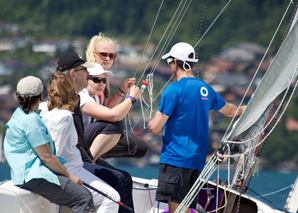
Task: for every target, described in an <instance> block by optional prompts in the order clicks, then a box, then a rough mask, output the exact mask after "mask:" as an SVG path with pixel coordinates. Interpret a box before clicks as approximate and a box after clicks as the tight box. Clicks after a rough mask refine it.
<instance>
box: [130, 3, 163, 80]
mask: <svg viewBox="0 0 298 213" xmlns="http://www.w3.org/2000/svg"><path fill="white" fill-rule="evenodd" d="M163 2H164V0H162V1H161V3H160V6H159V9H158V12H157V14H156V16H155V20H154V22H153V25H152V28H151V31H150V33H149V36H148V39H147V42H146V45H145V47H144V50H143V53H142V55H141V59H140V61H139V64H138V66H137V69H136V71H135V75H134V77H136V74H137V72H138V69H139V66H140V64H141V61H142V59H143V56H144V53H145V51H146V49H147V46H148V43H149V40H150V38H151V35H152V32H153V29H154V27H155V24H156V21H157V18H158V16H159V13H160V10H161V8H162V5H163Z"/></svg>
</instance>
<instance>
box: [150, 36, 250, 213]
mask: <svg viewBox="0 0 298 213" xmlns="http://www.w3.org/2000/svg"><path fill="white" fill-rule="evenodd" d="M166 58H167V62H168V64H169V65H170V67H171V70H172V72H173V75H174V77H176V78H177V82H175V83H173V84H171V85H170V86H168V87H167V88H166V89H165V91H164V92H163V94H162V98H161V101H160V103H159V108H158V110H157V112H156V114H155V117H154V118H153V119H152V120H151V121H150V122H149V124H148V128H149V130H150V131H151V132H152V133H153V134H158V133H159V132H160V131H161V130H162V128H163V126H164V134H163V147H162V150H161V156H160V166H159V177H158V189H157V193H156V200H157V201H161V202H168V204H169V212H170V213H172V212H174V211H175V210H176V208H177V207H178V206H179V203H181V202H182V200H183V198H184V197H185V196H186V194H187V193H188V191H189V190H190V188H191V187H192V185H193V184H194V182H195V181H196V179H197V178H198V176H199V175H200V173H201V170H202V169H203V167H204V165H205V161H206V157H207V153H208V143H209V111H210V110H216V111H219V112H221V113H223V114H224V115H226V116H229V117H232V116H234V114H235V113H236V116H239V115H241V114H242V112H243V111H244V110H245V107H246V106H241V107H240V108H239V109H238V110H237V107H236V106H235V105H233V104H230V103H226V102H225V101H224V100H223V99H222V97H220V95H219V94H217V93H216V92H215V91H214V90H213V88H212V87H211V86H209V85H208V84H206V83H205V82H203V81H201V80H199V79H198V78H196V77H195V76H194V75H193V73H192V70H191V69H192V67H193V65H194V62H197V61H198V59H195V52H194V49H193V47H192V46H191V45H189V44H187V43H183V42H180V43H177V44H176V45H174V46H173V47H172V49H171V51H170V52H169V53H168V54H166V55H164V56H163V57H162V59H166ZM197 200H198V199H195V201H194V202H193V203H192V204H191V206H190V207H191V208H195V206H196V203H197ZM187 212H190V209H188V211H187Z"/></svg>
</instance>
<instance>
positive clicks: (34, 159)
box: [4, 107, 63, 185]
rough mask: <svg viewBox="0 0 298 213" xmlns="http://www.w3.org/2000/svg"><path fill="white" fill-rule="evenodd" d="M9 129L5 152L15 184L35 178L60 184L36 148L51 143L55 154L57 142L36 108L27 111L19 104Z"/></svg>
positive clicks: (6, 136)
mask: <svg viewBox="0 0 298 213" xmlns="http://www.w3.org/2000/svg"><path fill="white" fill-rule="evenodd" d="M6 128H7V130H6V135H5V139H4V155H5V158H6V160H7V162H8V164H9V166H10V168H11V179H12V182H13V184H14V185H22V184H24V183H26V182H28V181H30V180H31V179H34V178H43V179H46V180H47V181H49V182H51V183H54V184H57V185H60V183H59V180H58V178H57V176H56V175H55V173H54V172H52V171H51V170H50V169H49V168H48V167H46V166H45V165H44V164H43V162H42V161H41V160H40V158H39V156H38V155H37V153H36V152H35V150H34V149H33V148H35V147H38V146H41V145H44V144H46V143H49V146H50V150H51V152H52V153H53V154H55V145H54V142H53V140H52V138H51V135H50V134H49V132H48V129H47V127H46V126H45V125H44V123H43V122H42V119H41V117H40V116H39V115H38V114H37V113H35V112H34V111H32V112H30V113H29V114H26V113H25V112H24V111H23V110H22V109H21V108H20V107H19V108H17V109H16V110H15V112H14V113H13V115H12V117H11V119H10V120H9V121H8V122H7V124H6ZM59 160H60V159H59ZM62 162H63V160H62Z"/></svg>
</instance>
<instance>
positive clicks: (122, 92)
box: [118, 87, 126, 94]
mask: <svg viewBox="0 0 298 213" xmlns="http://www.w3.org/2000/svg"><path fill="white" fill-rule="evenodd" d="M118 91H120V92H121V93H122V94H125V93H126V92H124V91H123V90H122V89H121V88H120V87H119V89H118Z"/></svg>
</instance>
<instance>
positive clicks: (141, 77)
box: [136, 0, 184, 85]
mask: <svg viewBox="0 0 298 213" xmlns="http://www.w3.org/2000/svg"><path fill="white" fill-rule="evenodd" d="M183 1H184V0H181V1H180V4H179V5H178V7H177V9H176V11H175V13H174V15H173V17H172V18H171V20H170V22H169V24H168V26H167V28H166V30H165V32H164V33H163V35H162V37H161V39H160V40H159V42H158V44H157V46H156V48H155V50H154V52H153V54H152V56H151V58H150V59H149V62H148V64H147V65H146V67H145V69H144V71H143V73H142V75H141V77H140V79H139V81H138V82H137V84H136V85H138V84H139V83H140V81H141V79H142V77H143V75H144V73H145V71H146V70H147V68H148V66H149V64H150V62H151V61H152V59H153V56H154V54H155V53H156V51H157V49H158V47H159V45H160V43H161V41H162V40H163V38H164V36H165V34H166V32H167V31H168V29H169V27H170V25H171V23H172V21H173V20H174V18H175V16H176V13H177V12H178V10H179V8H180V6H181V4H182V2H183Z"/></svg>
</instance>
